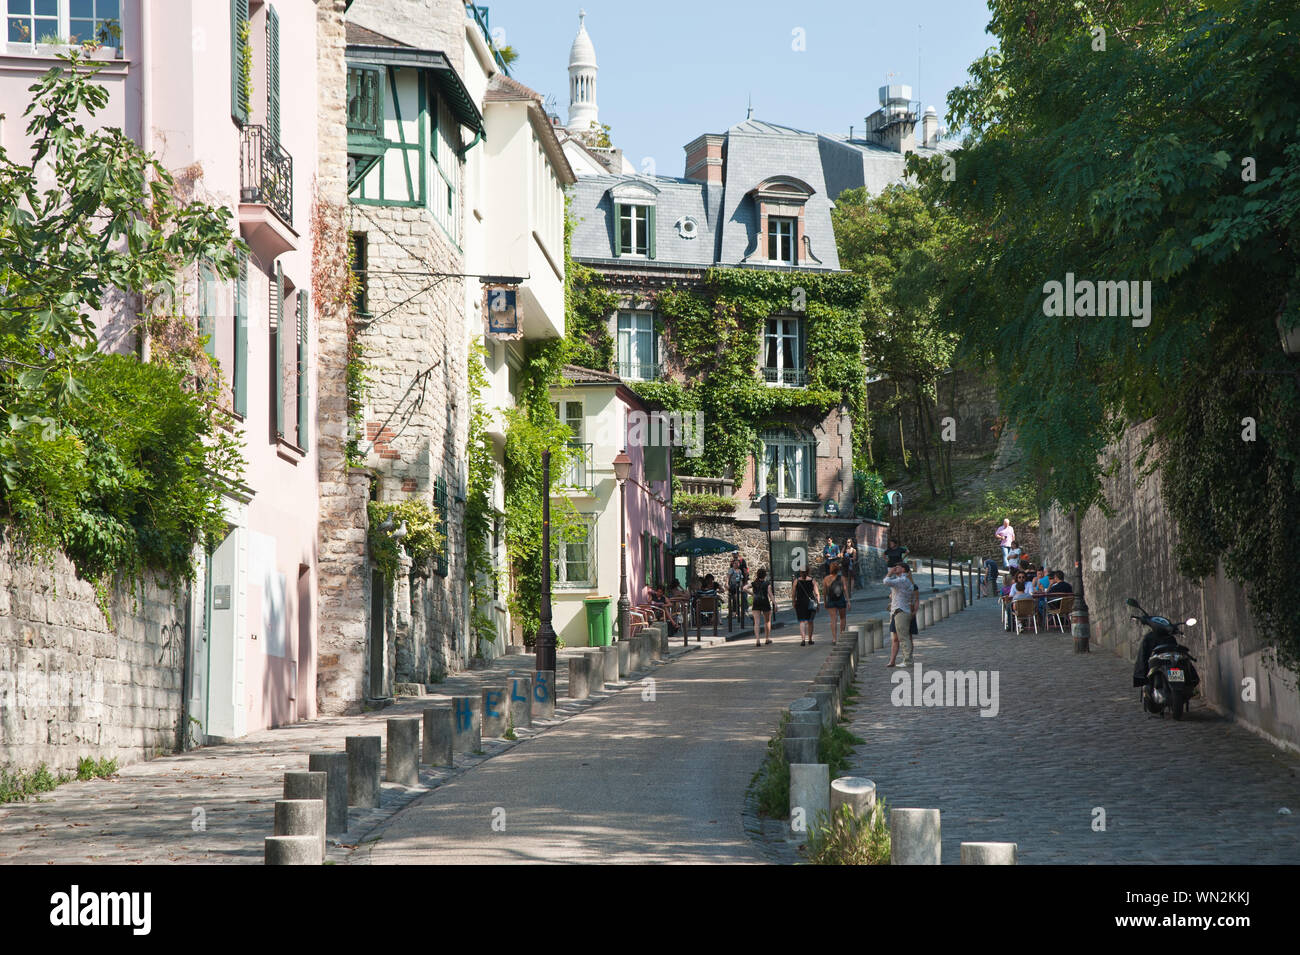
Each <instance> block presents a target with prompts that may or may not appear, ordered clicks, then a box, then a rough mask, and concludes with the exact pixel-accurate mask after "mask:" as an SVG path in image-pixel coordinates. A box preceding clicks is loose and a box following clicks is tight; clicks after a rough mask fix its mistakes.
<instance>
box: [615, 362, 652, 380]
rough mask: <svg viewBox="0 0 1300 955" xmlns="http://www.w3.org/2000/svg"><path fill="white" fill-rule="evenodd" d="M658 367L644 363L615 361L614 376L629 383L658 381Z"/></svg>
mask: <svg viewBox="0 0 1300 955" xmlns="http://www.w3.org/2000/svg"><path fill="white" fill-rule="evenodd" d="M659 372H660V366H659V365H658V363H655V364H651V363H650V362H644V361H616V362H614V374H616V375H618V376H619V377H620V378H626V379H628V380H629V381H658V380H659Z"/></svg>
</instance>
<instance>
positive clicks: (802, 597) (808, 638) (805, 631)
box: [792, 567, 821, 647]
mask: <svg viewBox="0 0 1300 955" xmlns="http://www.w3.org/2000/svg"><path fill="white" fill-rule="evenodd" d="M792 596H793V602H794V617H795V619H796V620H798V621H799V646H801V647H803V646H809V647H811V646H812V645H813V618H814V617H815V616H817V604H818V602H819V601H820V600H821V593H820V591H819V590H818V589H817V581H815V580H813V579H812V577H811V576H809V574H808V568H807V567H804V568H802V569H800V571H799V576H798V577H796V578H795V581H794V593H793V595H792Z"/></svg>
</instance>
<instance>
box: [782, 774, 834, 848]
mask: <svg viewBox="0 0 1300 955" xmlns="http://www.w3.org/2000/svg"><path fill="white" fill-rule="evenodd" d="M830 778H831V775H830V767H828V766H827V765H826V764H825V763H791V764H790V835H791V837H792V838H793V839H794V840H795V841H797V842H803V841H804V840H805V839H807V838H808V830H809V829H811V828H812V827H813V826H814V825H815V824H816V822H817V813H818V812H829V811H830Z"/></svg>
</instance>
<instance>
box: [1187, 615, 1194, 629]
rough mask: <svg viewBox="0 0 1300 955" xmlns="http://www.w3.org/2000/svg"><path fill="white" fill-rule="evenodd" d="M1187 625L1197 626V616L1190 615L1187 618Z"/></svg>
mask: <svg viewBox="0 0 1300 955" xmlns="http://www.w3.org/2000/svg"><path fill="white" fill-rule="evenodd" d="M1187 626H1189V627H1194V626H1196V618H1195V617H1188V618H1187Z"/></svg>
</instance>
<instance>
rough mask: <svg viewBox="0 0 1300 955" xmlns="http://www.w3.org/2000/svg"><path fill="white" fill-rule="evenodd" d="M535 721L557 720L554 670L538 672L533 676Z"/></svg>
mask: <svg viewBox="0 0 1300 955" xmlns="http://www.w3.org/2000/svg"><path fill="white" fill-rule="evenodd" d="M533 719H535V720H551V719H555V671H554V670H538V671H536V672H535V673H534V674H533Z"/></svg>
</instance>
